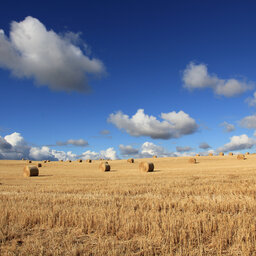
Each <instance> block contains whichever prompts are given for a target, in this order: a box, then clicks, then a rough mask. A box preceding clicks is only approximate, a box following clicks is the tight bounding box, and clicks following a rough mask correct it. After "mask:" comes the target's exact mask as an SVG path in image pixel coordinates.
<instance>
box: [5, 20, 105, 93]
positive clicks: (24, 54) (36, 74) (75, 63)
mask: <svg viewBox="0 0 256 256" xmlns="http://www.w3.org/2000/svg"><path fill="white" fill-rule="evenodd" d="M78 38H79V34H75V33H71V32H70V33H69V34H66V35H60V34H57V33H55V32H54V31H53V30H47V28H46V27H45V26H44V25H43V24H42V23H41V22H40V21H39V20H38V19H36V18H33V17H30V16H28V17H26V18H25V19H24V20H23V21H21V22H15V21H13V22H12V23H11V29H10V37H9V38H8V37H7V36H6V35H5V33H4V31H3V30H0V67H2V68H6V69H9V70H10V71H11V72H12V74H13V75H14V76H16V77H19V78H32V79H34V80H35V82H36V84H37V85H42V86H48V87H49V88H50V89H52V90H59V91H60V90H62V91H78V92H84V91H85V92H86V91H89V90H90V87H89V84H88V79H89V75H101V74H104V72H105V68H104V65H103V63H102V62H101V61H100V60H99V59H96V58H89V57H88V56H86V55H85V54H84V53H83V51H82V50H81V49H80V47H79V45H77V43H78V42H80V41H79V40H80V39H79V40H78Z"/></svg>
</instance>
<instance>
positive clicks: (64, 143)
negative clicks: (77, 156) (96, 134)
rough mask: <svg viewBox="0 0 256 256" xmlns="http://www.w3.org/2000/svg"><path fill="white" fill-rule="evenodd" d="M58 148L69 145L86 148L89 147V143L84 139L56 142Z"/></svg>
mask: <svg viewBox="0 0 256 256" xmlns="http://www.w3.org/2000/svg"><path fill="white" fill-rule="evenodd" d="M56 145H57V146H67V145H73V146H77V147H86V146H88V145H89V144H88V142H87V141H86V140H83V139H79V140H73V139H70V140H67V141H57V142H56Z"/></svg>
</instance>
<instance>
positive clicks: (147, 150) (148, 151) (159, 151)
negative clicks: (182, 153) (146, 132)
mask: <svg viewBox="0 0 256 256" xmlns="http://www.w3.org/2000/svg"><path fill="white" fill-rule="evenodd" d="M154 155H156V156H158V157H168V156H175V154H174V153H172V152H167V151H166V150H165V148H164V147H162V146H158V145H156V144H154V143H152V142H148V141H147V142H145V143H143V144H142V146H141V148H140V153H139V156H140V157H142V158H143V157H152V156H154Z"/></svg>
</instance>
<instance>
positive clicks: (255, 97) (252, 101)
mask: <svg viewBox="0 0 256 256" xmlns="http://www.w3.org/2000/svg"><path fill="white" fill-rule="evenodd" d="M245 101H246V102H247V103H248V105H249V106H251V107H255V106H256V92H254V93H253V97H249V98H247V99H246V100H245Z"/></svg>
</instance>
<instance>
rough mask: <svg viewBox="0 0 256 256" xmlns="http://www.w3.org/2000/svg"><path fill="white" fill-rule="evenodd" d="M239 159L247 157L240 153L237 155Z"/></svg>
mask: <svg viewBox="0 0 256 256" xmlns="http://www.w3.org/2000/svg"><path fill="white" fill-rule="evenodd" d="M236 158H237V159H238V160H245V159H246V158H245V156H244V155H243V154H239V155H237V157H236Z"/></svg>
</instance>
